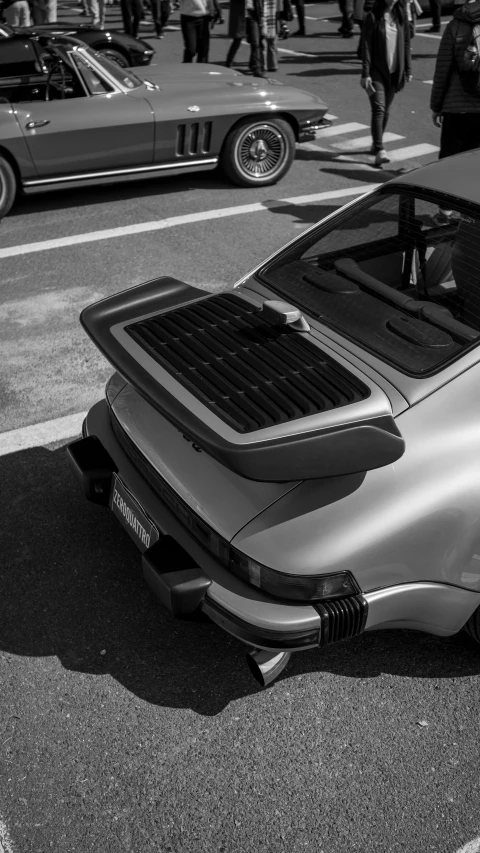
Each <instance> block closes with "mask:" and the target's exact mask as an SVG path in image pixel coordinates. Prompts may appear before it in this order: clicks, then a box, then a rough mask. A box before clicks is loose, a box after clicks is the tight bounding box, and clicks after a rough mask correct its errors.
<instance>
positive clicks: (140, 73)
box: [131, 62, 246, 88]
mask: <svg viewBox="0 0 480 853" xmlns="http://www.w3.org/2000/svg"><path fill="white" fill-rule="evenodd" d="M197 67H198V68H199V69H201V70H198V71H197ZM131 70H132V71H133V73H134V74H136V75H137V77H141V79H142V80H143V79H147V80H151V81H152V83H156V84H157V85H158V86H161V87H162V88H163V87H164V85H166V84H167V83H168V84H170V83H183V84H184V85H187V84H188V85H189V86H190V85H192V84H193V85H195V83H198V84H203V85H205V82H206V81H211V82H212V83H214V82H217V81H219V80H221V81H222V83H224V82H225V81H230V80H231V81H233V80H236V81H237V80H240V81H241V80H245V79H246V78H245V76H244V75H243V74H239V73H238V72H237V71H232V69H231V68H224V67H223V66H222V65H213V63H207V62H205V63H197V62H196V63H195V64H194V65H191V64H190V63H188V62H186V63H173V62H152V63H151V64H150V65H149V66H148V70H147V69H146V68H145V66H144V65H139V66H135V67H134V68H132V69H131Z"/></svg>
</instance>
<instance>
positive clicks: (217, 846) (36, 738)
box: [0, 3, 480, 853]
mask: <svg viewBox="0 0 480 853" xmlns="http://www.w3.org/2000/svg"><path fill="white" fill-rule="evenodd" d="M307 9H308V15H309V18H317V19H321V18H326V17H329V16H330V17H331V18H333V17H334V16H335V15H336V14H337V7H336V5H335V4H334V3H324V4H320V3H319V4H315V5H310V6H309V7H307ZM117 10H118V7H113V8H112V7H109V15H110V16H113V19H115V18H117V19H118V17H119V16H118V11H117ZM60 15H61V19H63V20H66V19H67V15H68V16H69V17H68V19H69V20H71V21H78V22H80V21H81V18H76V17H75V16H74V15H73V16H72V14H71V7H70V9H67V8H65V7H64V8H62V9H61V10H60ZM171 23H172V25H173V26H177V25H178V20H176V16H175V15H174V16H173V20H172V22H171ZM426 23H427V24H428V21H427V22H426ZM307 27H308V32H309V35H308V36H307V38H305V39H300V38H296V39H293V38H292V39H289V40H288V41H285V42H282V43H281V46H282V50H291V51H295V53H283V54H282V64H281V68H280V71H279V77H280V78H281V79H283V80H285V81H289V82H291V83H293V84H294V85H297V86H301V87H303V88H306V89H309V90H311V91H315V92H319V93H321V94H322V97H324V99H325V100H326V102H327V103H328V105H329V109H330V112H331V113H333V114H334V115H335V116H337V117H338V118H337V119H336V121H335V124H336V125H344V124H346V123H350V124H351V123H353V122H357V123H358V124H360V125H368V113H367V108H366V106H367V104H366V99H365V97H364V95H363V93H362V92H361V90H360V87H359V86H358V76H359V65H358V62H357V61H356V58H355V49H356V39H355V40H343V39H340V38H338V36H337V33H336V28H337V27H338V22H336V21H333V22H325V21H321V20H307ZM291 29H293V27H292V28H291ZM142 32H143V33H144V34H146V35H148V33H149V32H151V28H150V31H149V30H148V28H147V27H145V28H144V29H143V30H142ZM225 32H226V27H225V26H224V27H220V28H218V31H216V32H215V37H214V38H213V40H212V49H211V59H212V60H213V61H216V60H218V61H220V60H223V59H224V56H225V53H226V49H227V45H228V41H227V39H226V37H225ZM152 44H153V45H154V46H155V47H156V48H158V52H159V54H160V55H161V58H162V59H172V60H179V59H180V57H181V39H180V34H179V32H178V31H175V30H171V31H169V32H168V33H167V34H166V37H165V39H163V40H162V41H160V42H158V41H156V40H152ZM437 47H438V40H436V39H434V38H428V37H426V36H425V37H423V36H420V35H419V36H417V38H416V40H415V42H414V55H415V57H416V61H415V71H414V78H415V79H414V81H413V82H412V84H411V85H410V87H409V88H408V90H407V91H405V92H404V93H403V94H401V95H399V96H398V98H397V99H396V101H395V104H394V110H393V114H392V120H391V123H390V127H389V130H390V132H392V133H394V134H396V135H397V136H398V137H400V139H399V140H396V141H392V142H391V143H390V144H389V146H388V147H390V149H398V148H401V147H402V146H404V147H405V146H417V145H430V146H435V145H437V144H438V136H437V131H436V130H435V128H434V127H433V125H432V124H431V122H430V117H429V112H428V98H429V94H430V86H429V84H428V83H425V82H424V81H426V80H431V78H432V76H433V62H434V56H435V52H436V49H437ZM242 51H243V54H242V55H239V58H240V59H243V60H246V59H247V57H248V53H247V50H246V48H245V49H244V48H242ZM310 52H311V53H313V54H316V56H315V57H314V58H312V57H305V56H303V57H302V56H298V55H297V54H298V53H310ZM362 133H363V134H365V135H368V129H366V130H363V131H361V130H359V131H358V132H357V133H356V134H355V133H353V132H349V131H347V132H345V133H343V134H339V136H338V137H329V138H327V139H326V140H323V141H322V140H318V145H317V148H316V149H312V148H305V147H304V148H300V149H299V150H298V152H297V159H296V161H295V163H294V166H293V168H292V170H291V172H290V174H289V175H288V176H287V177H286V178H285V179H284V180H283V181H282V182H281V183H280V184H279V185H277V186H275V187H270V188H267V189H264V190H261V189H258V190H242V189H237V188H233V187H232V186H230V185H229V184H228V183H227V182H225V181H223V180H222V179H221V178H220V177H217V176H208V175H201V176H198V177H195V176H188V177H187V176H185V177H183V178H182V179H176V180H175V181H174V180H163V181H158V182H155V183H154V182H152V183H149V184H145V183H141V182H139V183H137V184H129V185H125V186H123V187H121V186H120V187H116V188H113V187H110V188H101V189H96V190H95V189H89V190H86V189H85V190H82V191H75V192H68V193H55V194H51V195H48V196H47V195H45V196H38V197H36V198H33V197H30V198H28V199H24V200H20V201H18V202H17V203H16V205H15V207H14V209H13V211H12V213H11V215H10V216H9V217H8V218H7V219H5V220H4V221H3V222H2V223H1V226H0V251H1V249H2V248H3V249H6V248H8V247H15V246H25V245H27V244H31V243H32V242H38V241H46V240H55V239H57V238H60V237H69V236H72V235H77V234H85V233H87V232H97V231H102V230H105V229H107V228H111V227H128V226H131V225H136V224H139V223H144V222H150V221H153V220H156V219H166V218H170V217H176V216H177V217H178V216H179V217H185V216H187V215H188V214H191V213H201V212H204V211H211V210H216V209H220V208H231V207H235V206H239V205H245V204H250V203H260V204H262V205H264V207H262V209H260V210H258V211H256V212H254V213H249V214H242V215H237V216H235V215H233V216H228V217H226V216H225V217H223V218H219V219H208V218H205V219H204V221H199V222H195V223H191V222H188V221H186V222H183V223H182V224H178V225H173V226H172V227H169V228H166V229H164V230H159V231H155V232H151V233H140V234H128V235H125V236H122V237H119V238H111V239H106V240H100V239H95V240H92V241H91V242H89V243H84V244H79V245H69V246H67V247H60V248H51V249H43V250H41V251H32V252H29V253H24V254H18V255H13V256H12V255H10V256H7V257H2V259H1V264H2V267H1V269H2V275H1V279H0V286H1V288H2V290H1V293H2V298H1V300H0V326H1V331H0V364H1V365H2V368H1V371H0V373H1V377H0V409H1V414H0V418H1V421H0V431H6V430H16V429H20V428H23V427H25V426H27V425H29V424H36V423H39V422H43V421H46V420H49V419H52V418H60V417H62V416H64V415H67V414H70V413H75V412H80V411H83V410H84V409H86V408H87V407H88V406H89V405H91V404H92V403H93V402H95V401H96V400H97V399H98V397H99V396H100V395H101V394H102V392H103V383H104V381H105V379H106V378H107V376H108V375H109V373H110V369H109V367H108V365H107V364H106V363H105V362H104V360H103V359H102V357H101V356H100V355H99V354H98V353H97V352H96V350H95V349H94V347H93V346H91V345H90V343H89V342H88V340H87V339H86V338H85V335H84V334H83V332H82V331H81V329H80V326H79V324H78V313H79V312H80V310H81V309H82V307H84V306H85V305H87V304H88V303H90V302H91V301H93V300H94V299H97V298H100V297H102V296H104V295H107V294H109V293H113V292H115V291H117V290H119V289H122V288H125V287H128V286H130V285H132V284H136V283H138V282H141V281H144V280H146V279H148V278H152V277H154V276H157V275H159V274H162V273H169V274H173V275H176V276H178V277H180V278H184V279H185V280H187V281H189V282H191V283H193V284H196V285H201V286H204V287H205V288H207V289H218V288H223V287H227V286H229V285H230V284H232V283H233V282H234V281H235V280H236V279H238V278H239V277H240V276H241V275H242V274H243V273H245V272H247V271H248V269H249V268H251V267H252V266H253V264H254V263H255V262H256V261H258V260H260V259H261V258H262V257H264V256H265V255H267V254H268V253H270V252H271V251H273V250H274V249H275V248H277V247H278V246H280V245H282V243H284V242H286V241H287V240H288V239H291V238H292V237H293V236H294V235H295V234H297V233H298V232H299V231H300V230H301V229H303V228H305V227H307V226H308V225H310V224H311V223H313V222H315V221H316V220H317V219H319V218H321V217H322V216H323V215H325V213H327V212H329V211H330V210H331V209H332V207H333V206H334V205H335V204H338V203H339V200H338V199H331V200H324V201H320V202H318V201H317V202H315V203H311V204H298V203H287V204H284V205H280V204H278V205H271V204H268V203H269V202H272V201H273V202H276V201H277V202H278V200H281V199H291V198H298V197H299V196H302V195H311V194H315V193H321V192H326V193H329V192H331V191H334V190H339V189H346V190H348V188H354V187H361V186H363V185H364V184H367V183H372V182H379V181H383V180H386V179H388V178H389V177H391V176H392V174H393V173H394V172H395V171H396V170H397V169H398V170H400V169H410V168H414V167H415V166H418V165H421V164H423V163H425V162H428V161H429V160H431V159H435V157H436V154H435V153H430V154H426V155H425V154H422V155H419V156H417V157H415V156H413V157H412V158H410V159H408V158H407V159H405V160H399V161H397V162H393V163H392V164H391V167H390V170H389V171H386V170H382V171H378V170H375V169H373V168H372V167H371V165H369V164H370V161H371V158H370V157H369V156H368V155H367V154H366V152H365V150H363V153H353V154H351V153H350V154H349V153H348V151H347V150H346V149H345V143H346V142H348V140H349V139H351V138H354V137H356V138H358V137H361V136H362ZM335 145H337V146H338V145H340V146H342V145H343V146H344V147H343V148H341V147H340V148H339V147H337V148H335V147H334V146H335ZM367 147H368V146H367ZM342 152H343V156H344V157H346V158H348V157H350V160H349V159H344V160H338V159H337V158H338V156H342ZM347 200H348V199H347ZM0 447H1V435H0ZM0 476H1V480H0V483H1V486H0V518H1V525H2V528H1V529H2V533H1V539H2V543H1V544H2V547H1V550H0V554H1V567H2V568H1V571H0V602H1V605H0V684H1V685H2V688H1V701H0V851H1V850H2V848H3V851H4V853H27V852H28V853H33V851H35V853H45V851H49V850H54V851H58V853H78V851H82V853H97V851H100V850H102V851H105V853H119V851H133V853H150V851H151V853H154V852H155V853H167V851H168V853H180V851H182V853H183V851H188V853H197V851H208V853H237V851H238V853H240V851H241V853H250V851H251V853H277V851H288V853H297V851H304V850H306V851H312V853H346V851H359V852H360V853H386V851H389V853H397V851H408V853H457V851H459V850H464V851H465V853H476V851H478V850H480V842H478V843H477V842H476V841H475V839H478V837H479V835H480V809H479V774H478V768H479V749H478V718H479V700H478V686H479V680H480V654H479V652H480V650H479V649H478V648H477V647H476V646H475V645H474V644H473V642H472V641H471V640H470V639H469V638H467V637H466V635H463V634H459V635H457V636H455V637H452V638H450V639H448V640H441V639H439V638H437V637H432V636H425V635H422V634H419V633H417V632H407V631H404V632H401V631H392V632H378V633H369V634H366V635H364V636H362V637H361V638H358V639H356V640H353V641H350V642H349V643H343V644H339V645H337V646H333V647H330V648H327V649H325V650H323V651H322V652H321V653H320V652H307V653H301V654H298V655H296V656H293V657H292V660H291V662H290V664H289V666H288V668H287V669H286V670H285V671H284V673H283V674H282V675H281V676H280V678H279V679H278V681H277V682H275V683H274V684H273V685H272V686H271V687H270V688H269V689H267V690H261V689H260V688H258V687H257V685H256V683H255V682H254V681H253V680H252V678H251V676H250V674H249V672H248V670H247V668H246V665H245V661H244V655H245V648H244V646H242V645H241V644H240V643H238V642H237V641H235V640H233V639H231V638H229V637H228V635H226V634H224V633H223V632H222V631H220V630H219V629H217V628H216V627H215V626H213V625H211V624H209V623H190V624H184V623H180V622H176V621H174V620H173V619H171V618H170V617H169V616H168V614H167V613H165V612H164V611H163V610H162V609H161V608H160V606H159V605H158V604H157V602H156V600H155V599H154V597H153V595H152V594H151V593H150V591H149V589H148V588H147V587H146V586H145V584H144V582H143V580H142V577H141V570H140V560H139V554H138V552H137V551H136V549H135V547H134V546H133V544H131V542H130V540H129V539H128V537H127V535H126V534H125V533H124V531H123V530H122V529H121V528H120V526H119V525H118V524H117V523H116V521H115V520H114V518H113V517H112V516H111V514H110V513H109V512H108V511H107V510H102V509H100V508H97V507H93V506H90V505H88V504H86V503H85V501H84V500H83V498H82V496H81V494H80V490H79V488H78V487H77V485H76V483H75V482H74V480H73V478H72V475H71V473H70V469H69V466H68V463H67V459H66V454H65V450H64V448H63V447H58V448H57V449H51V448H50V449H49V448H48V447H34V448H31V449H28V450H25V451H22V452H18V453H11V454H8V455H4V456H1V457H0ZM468 842H472V843H471V845H470V846H469V847H466V846H465V845H467V844H468Z"/></svg>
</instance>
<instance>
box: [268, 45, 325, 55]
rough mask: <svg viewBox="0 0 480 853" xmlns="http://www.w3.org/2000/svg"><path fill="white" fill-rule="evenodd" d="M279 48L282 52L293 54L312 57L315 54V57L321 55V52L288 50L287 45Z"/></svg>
mask: <svg viewBox="0 0 480 853" xmlns="http://www.w3.org/2000/svg"><path fill="white" fill-rule="evenodd" d="M277 50H278V51H279V52H280V53H290V54H291V55H292V56H310V57H311V56H313V57H317V56H321V54H320V53H303V51H301V50H288V49H287V48H286V47H279V48H277Z"/></svg>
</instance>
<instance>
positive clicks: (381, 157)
mask: <svg viewBox="0 0 480 853" xmlns="http://www.w3.org/2000/svg"><path fill="white" fill-rule="evenodd" d="M382 163H390V159H389V157H387V152H386V151H385V148H382V149H381V150H380V151H377V153H376V154H375V165H376V166H378V167H379V168H381V167H382Z"/></svg>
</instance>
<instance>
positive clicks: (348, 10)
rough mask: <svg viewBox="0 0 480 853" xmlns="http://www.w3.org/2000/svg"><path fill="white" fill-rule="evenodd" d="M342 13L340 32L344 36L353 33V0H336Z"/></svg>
mask: <svg viewBox="0 0 480 853" xmlns="http://www.w3.org/2000/svg"><path fill="white" fill-rule="evenodd" d="M338 5H339V7H340V12H341V14H342V25H341V27H340V32H341V33H342V35H343V36H344V37H349V36H352V35H353V0H338Z"/></svg>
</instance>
